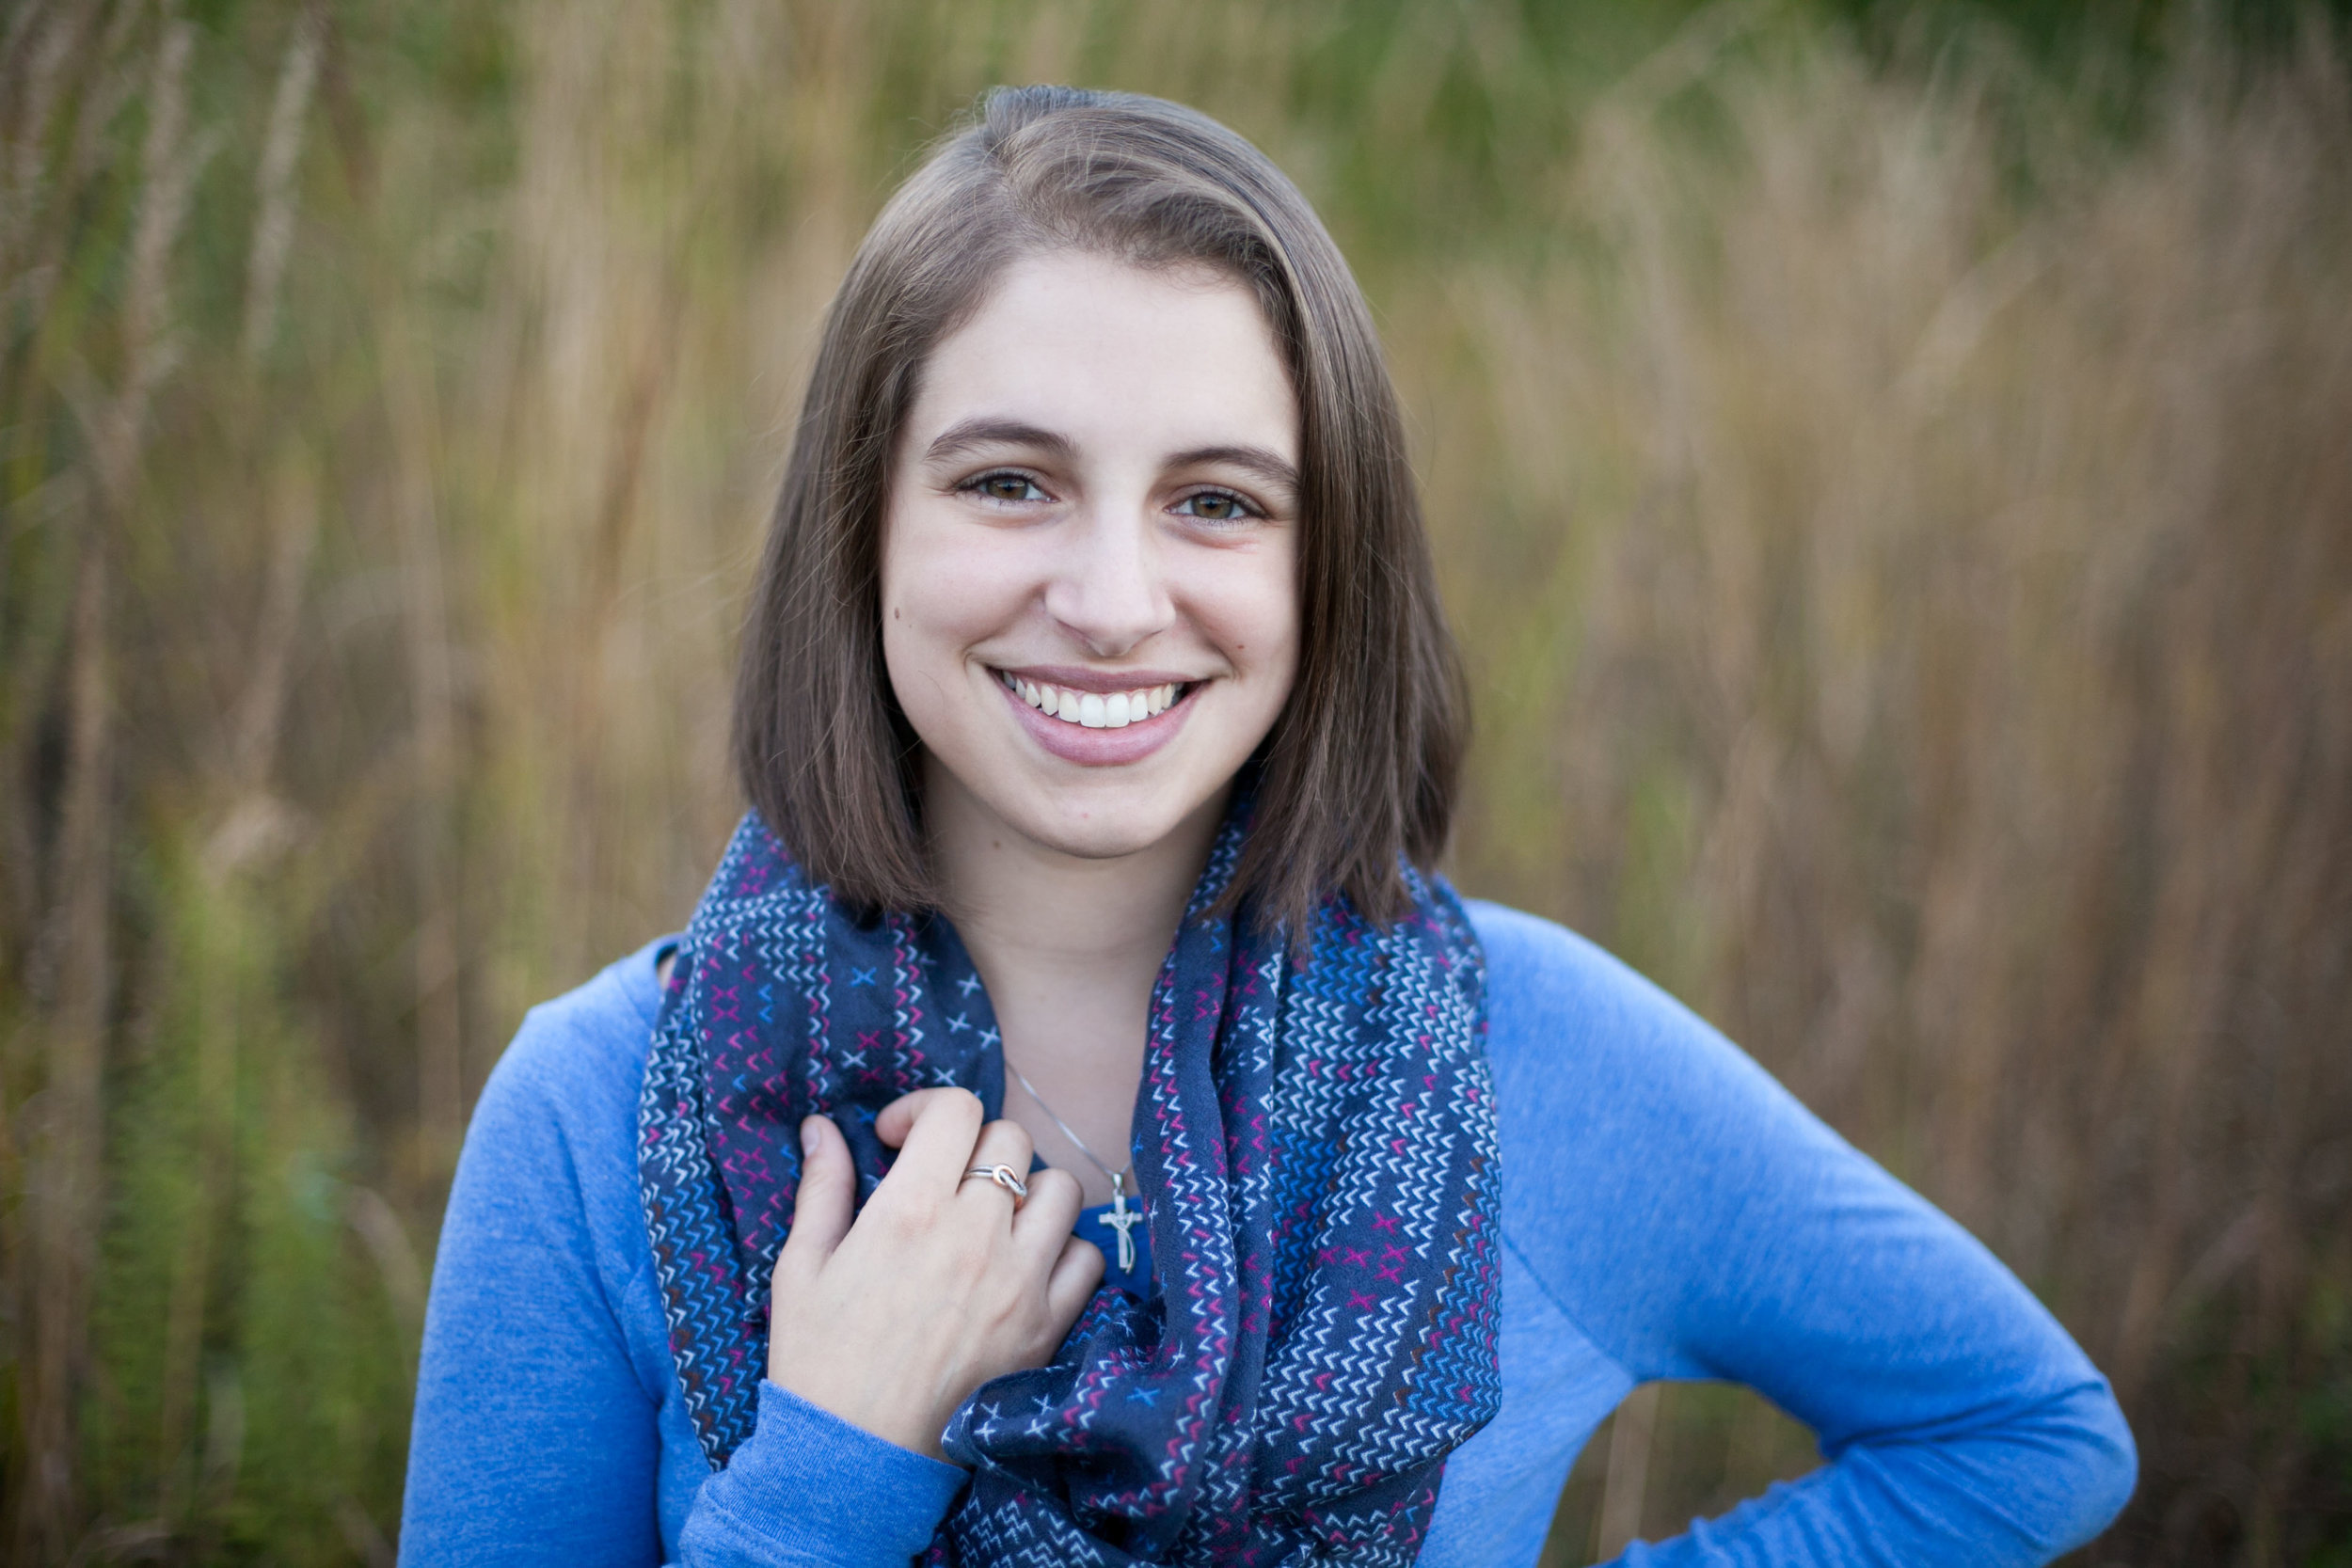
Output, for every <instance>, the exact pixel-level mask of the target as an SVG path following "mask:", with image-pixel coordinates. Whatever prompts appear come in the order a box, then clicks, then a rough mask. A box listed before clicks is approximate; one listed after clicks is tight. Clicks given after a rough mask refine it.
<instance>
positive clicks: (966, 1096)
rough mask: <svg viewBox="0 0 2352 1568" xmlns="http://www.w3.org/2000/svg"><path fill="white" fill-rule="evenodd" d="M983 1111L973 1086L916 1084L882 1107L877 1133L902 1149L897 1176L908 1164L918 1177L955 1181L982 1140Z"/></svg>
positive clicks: (938, 1183) (931, 1182)
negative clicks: (911, 1091)
mask: <svg viewBox="0 0 2352 1568" xmlns="http://www.w3.org/2000/svg"><path fill="white" fill-rule="evenodd" d="M983 1115H984V1113H983V1112H982V1111H981V1109H980V1097H979V1096H978V1095H977V1094H974V1093H973V1092H972V1091H971V1090H970V1089H960V1088H955V1087H952V1086H951V1087H946V1088H936V1089H916V1090H915V1091H914V1093H912V1094H902V1095H900V1096H899V1097H898V1099H896V1100H894V1101H891V1102H890V1103H889V1104H887V1105H885V1106H883V1107H882V1114H881V1115H880V1116H877V1117H875V1118H874V1135H875V1136H876V1137H878V1138H880V1139H882V1142H884V1143H886V1144H889V1145H890V1146H892V1147H893V1148H897V1149H898V1160H897V1161H896V1162H895V1163H894V1164H892V1165H891V1167H890V1174H891V1176H892V1177H896V1176H897V1175H898V1172H900V1171H902V1170H903V1171H906V1172H907V1173H908V1175H909V1178H910V1180H913V1181H914V1182H915V1183H917V1184H919V1185H922V1186H928V1187H930V1188H932V1189H933V1190H937V1189H939V1188H944V1187H949V1186H952V1185H953V1184H954V1183H955V1180H956V1179H957V1178H958V1177H960V1176H961V1175H962V1174H963V1173H964V1171H965V1170H966V1169H967V1168H969V1165H970V1162H969V1161H968V1160H967V1159H966V1158H965V1157H966V1156H967V1155H969V1154H970V1153H971V1152H972V1146H973V1144H974V1143H976V1142H977V1141H978V1138H979V1135H980V1121H981V1119H982V1117H983ZM1015 1168H1018V1167H1015ZM885 1180H887V1178H885Z"/></svg>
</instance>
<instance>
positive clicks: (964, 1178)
mask: <svg viewBox="0 0 2352 1568" xmlns="http://www.w3.org/2000/svg"><path fill="white" fill-rule="evenodd" d="M1031 1152H1032V1147H1031V1145H1030V1142H1029V1132H1028V1129H1027V1128H1025V1127H1023V1126H1022V1125H1021V1124H1020V1123H1019V1122H1017V1121H992V1122H990V1123H989V1124H988V1125H987V1126H986V1127H983V1128H981V1129H980V1135H979V1138H978V1140H977V1142H975V1143H974V1144H973V1146H972V1152H971V1154H970V1156H969V1157H968V1158H966V1159H965V1161H964V1162H963V1169H961V1170H960V1171H958V1172H957V1173H956V1192H957V1196H962V1195H963V1192H964V1190H965V1189H966V1188H978V1189H983V1190H982V1191H980V1192H978V1193H977V1194H975V1195H974V1196H981V1197H987V1198H989V1199H990V1200H991V1201H992V1202H993V1201H995V1198H994V1195H995V1194H998V1193H1002V1194H1003V1195H1004V1196H1006V1197H1009V1198H1014V1199H1015V1201H1014V1202H1013V1204H1012V1208H1011V1210H1009V1211H1008V1212H1007V1216H1006V1217H1007V1218H1010V1217H1011V1213H1012V1212H1015V1211H1018V1210H1019V1209H1020V1208H1021V1206H1022V1204H1021V1200H1020V1199H1018V1198H1017V1197H1015V1195H1014V1194H1013V1193H1012V1192H1011V1190H1010V1189H1009V1188H1005V1187H1000V1186H998V1185H997V1184H996V1183H995V1182H993V1181H987V1180H981V1179H980V1178H979V1177H977V1176H974V1175H972V1174H971V1173H972V1172H973V1171H976V1170H984V1169H986V1168H987V1167H988V1166H990V1165H1006V1166H1009V1167H1010V1168H1011V1171H1012V1174H1013V1176H1014V1177H1015V1178H1016V1179H1018V1180H1020V1181H1022V1182H1023V1183H1024V1184H1026V1183H1027V1181H1028V1179H1029V1155H1030V1153H1031Z"/></svg>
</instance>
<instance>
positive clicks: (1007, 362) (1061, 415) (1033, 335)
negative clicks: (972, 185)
mask: <svg viewBox="0 0 2352 1568" xmlns="http://www.w3.org/2000/svg"><path fill="white" fill-rule="evenodd" d="M976 416H979V417H989V418H1004V419H1009V420H1018V421H1020V422H1024V423H1028V424H1034V425H1038V426H1041V428H1044V429H1047V430H1051V431H1054V432H1056V433H1057V434H1059V435H1062V436H1067V437H1069V438H1070V440H1071V441H1072V442H1073V445H1075V446H1076V447H1077V448H1078V449H1079V450H1080V451H1082V452H1084V451H1094V452H1098V453H1101V454H1104V455H1109V454H1111V453H1114V452H1119V451H1136V452H1138V453H1140V452H1143V451H1189V450H1194V449H1198V448H1202V447H1210V446H1216V445H1222V444H1233V443H1240V444H1248V445H1254V446H1261V447H1267V448H1271V449H1273V450H1274V451H1278V452H1279V453H1281V454H1282V455H1283V456H1285V457H1287V458H1289V459H1291V460H1292V461H1294V462H1295V460H1296V457H1297V451H1298V407H1297V400H1296V398H1295V396H1294V395H1293V393H1292V389H1291V383H1290V372H1289V370H1288V368H1287V367H1286V366H1285V364H1284V363H1283V360H1282V357H1281V355H1280V353H1279V350H1278V349H1277V347H1276V345H1275V341H1274V335H1273V333H1272V331H1271V330H1269V328H1268V327H1267V325H1266V322H1265V317H1264V314H1263V311H1262V310H1260V309H1259V307H1258V301H1257V296H1256V295H1255V294H1254V293H1251V292H1250V290H1249V288H1248V286H1247V285H1246V284H1244V283H1242V282H1241V281H1240V280H1238V279H1236V278H1234V277H1231V276H1230V275H1228V274H1225V273H1222V272H1216V271H1213V270H1210V269H1207V268H1201V267H1186V268H1182V269H1171V268H1161V267H1149V268H1147V267H1140V266H1136V265H1133V264H1131V263H1128V262H1125V261H1116V260H1112V259H1109V258H1106V257H1102V256H1096V255H1092V254H1089V253H1085V252H1078V251H1049V252H1046V253H1044V254H1042V255H1035V256H1026V257H1024V258H1022V259H1021V260H1019V261H1014V262H1012V263H1011V264H1010V265H1009V266H1008V267H1007V268H1006V269H1005V272H1004V274H1003V275H1002V276H1001V277H998V278H997V279H996V281H995V283H994V285H993V287H992V288H991V289H990V290H989V292H988V293H987V295H986V296H985V297H984V298H983V299H982V301H981V303H980V305H979V307H978V309H976V310H975V311H974V312H973V313H972V315H971V316H970V317H969V318H968V319H967V320H965V321H964V323H963V324H962V325H961V326H959V327H958V328H957V329H956V330H955V331H954V332H952V333H950V334H949V335H948V336H947V337H946V338H944V339H942V340H941V341H940V343H939V344H938V346H937V347H936V348H934V349H933V350H932V352H931V355H930V360H929V362H928V363H927V364H926V365H925V367H924V371H923V377H922V383H921V387H920V389H919V390H918V392H917V394H916V397H915V402H914V407H913V408H912V409H910V410H909V411H908V420H907V423H908V429H907V431H906V433H905V434H906V435H907V436H910V437H912V439H911V440H910V441H909V442H908V450H910V451H921V450H922V448H923V445H924V443H925V442H927V441H928V440H929V439H930V436H932V435H934V434H936V433H937V432H938V431H939V430H941V429H944V428H945V427H946V426H947V425H949V424H952V423H955V422H958V421H960V420H965V419H969V418H973V417H976Z"/></svg>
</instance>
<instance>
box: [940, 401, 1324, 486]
mask: <svg viewBox="0 0 2352 1568" xmlns="http://www.w3.org/2000/svg"><path fill="white" fill-rule="evenodd" d="M999 446H1002V447H1027V448H1030V449H1031V450H1033V451H1041V452H1045V453H1047V454H1049V455H1051V456H1052V457H1054V458H1055V459H1056V460H1057V461H1060V462H1070V461H1072V460H1073V459H1075V458H1076V456H1077V455H1078V448H1077V443H1075V442H1073V440H1071V439H1070V437H1069V436H1064V435H1062V434H1060V433H1059V432H1058V431H1052V430H1047V429H1046V428H1045V427H1044V426H1042V425H1034V424H1028V423H1025V422H1024V421H1023V420H1005V419H993V418H989V417H986V416H982V417H980V418H977V419H970V420H961V422H959V423H956V424H952V425H949V426H948V427H947V428H946V430H944V431H941V432H940V433H939V436H938V437H937V438H936V439H934V440H933V441H932V442H931V444H930V446H928V447H926V448H924V449H923V461H924V462H925V463H945V462H946V461H948V460H949V459H951V458H957V457H961V456H963V455H964V454H965V453H967V452H970V451H975V450H976V449H977V448H981V447H999ZM1207 463H1230V464H1232V466H1233V467H1237V468H1247V469H1248V470H1249V471H1250V472H1251V473H1253V474H1256V475H1257V476H1258V477H1259V478H1260V479H1262V480H1263V481H1264V482H1265V483H1268V484H1274V485H1279V486H1281V487H1282V488H1283V489H1286V490H1288V491H1290V492H1292V493H1293V494H1295V493H1296V492H1297V490H1298V468H1297V467H1296V465H1295V464H1293V463H1291V462H1290V461H1288V460H1287V459H1285V458H1284V457H1283V456H1282V455H1281V454H1280V453H1279V452H1276V451H1269V450H1268V449H1266V448H1264V447H1253V446H1246V445H1222V446H1210V447H1194V448H1192V449H1190V450H1189V451H1180V452H1173V453H1171V454H1169V456H1168V459H1167V465H1166V466H1167V467H1171V468H1190V467H1199V466H1200V465H1202V464H1207Z"/></svg>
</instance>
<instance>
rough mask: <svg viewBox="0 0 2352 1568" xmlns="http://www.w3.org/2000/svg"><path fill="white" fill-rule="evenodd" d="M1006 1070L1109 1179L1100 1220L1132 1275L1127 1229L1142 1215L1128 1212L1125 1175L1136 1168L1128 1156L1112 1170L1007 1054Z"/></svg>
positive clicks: (1133, 1262)
mask: <svg viewBox="0 0 2352 1568" xmlns="http://www.w3.org/2000/svg"><path fill="white" fill-rule="evenodd" d="M1005 1070H1006V1071H1008V1072H1009V1073H1011V1074H1012V1075H1013V1076H1014V1077H1015V1078H1017V1079H1019V1080H1020V1081H1021V1086H1022V1087H1023V1088H1025V1089H1026V1090H1028V1091H1029V1098H1030V1099H1031V1100H1034V1101H1037V1108H1038V1109H1039V1110H1041V1111H1042V1112H1044V1113H1045V1114H1046V1116H1047V1117H1050V1118H1051V1119H1052V1121H1053V1123H1054V1125H1055V1126H1057V1127H1058V1128H1060V1129H1061V1135H1062V1136H1063V1137H1065V1138H1068V1139H1069V1140H1070V1143H1071V1147H1072V1148H1075V1149H1076V1150H1077V1151H1078V1152H1079V1153H1081V1154H1083V1155H1085V1156H1086V1157H1087V1158H1088V1159H1089V1161H1091V1162H1092V1163H1093V1165H1094V1168H1095V1169H1096V1170H1099V1171H1101V1172H1102V1173H1103V1174H1104V1176H1105V1177H1107V1178H1109V1180H1110V1184H1111V1212H1109V1213H1107V1214H1105V1215H1104V1216H1103V1223H1104V1225H1107V1226H1109V1227H1111V1228H1112V1229H1114V1230H1116V1231H1118V1232H1119V1267H1120V1272H1122V1273H1126V1274H1133V1273H1134V1272H1135V1268H1136V1239H1135V1238H1134V1237H1133V1236H1131V1235H1129V1234H1128V1232H1129V1231H1130V1230H1133V1229H1134V1228H1135V1227H1136V1221H1137V1220H1140V1219H1141V1218H1142V1217H1143V1216H1142V1215H1140V1214H1137V1213H1132V1212H1129V1211H1128V1208H1127V1184H1126V1180H1125V1178H1126V1175H1127V1173H1128V1172H1129V1171H1131V1170H1133V1169H1135V1167H1136V1163H1135V1161H1134V1160H1132V1159H1130V1160H1129V1161H1128V1162H1127V1163H1126V1164H1123V1165H1121V1166H1120V1167H1119V1169H1117V1170H1113V1169H1111V1167H1110V1166H1108V1165H1106V1164H1104V1163H1103V1159H1102V1156H1101V1155H1099V1154H1097V1153H1095V1152H1094V1150H1092V1149H1090V1148H1088V1147H1087V1143H1086V1140H1085V1139H1084V1138H1081V1137H1080V1136H1078V1134H1077V1133H1076V1132H1073V1131H1071V1127H1070V1124H1069V1123H1068V1122H1066V1121H1064V1120H1062V1119H1061V1117H1060V1116H1059V1115H1058V1114H1057V1112H1056V1111H1055V1110H1054V1108H1053V1107H1052V1106H1051V1105H1048V1104H1046V1103H1045V1097H1044V1096H1043V1095H1041V1094H1040V1093H1038V1092H1037V1085H1035V1084H1032V1083H1030V1082H1029V1075H1028V1074H1027V1073H1025V1072H1024V1071H1022V1070H1021V1069H1019V1068H1017V1067H1014V1066H1013V1065H1012V1058H1011V1057H1010V1056H1008V1057H1006V1058H1005Z"/></svg>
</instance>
